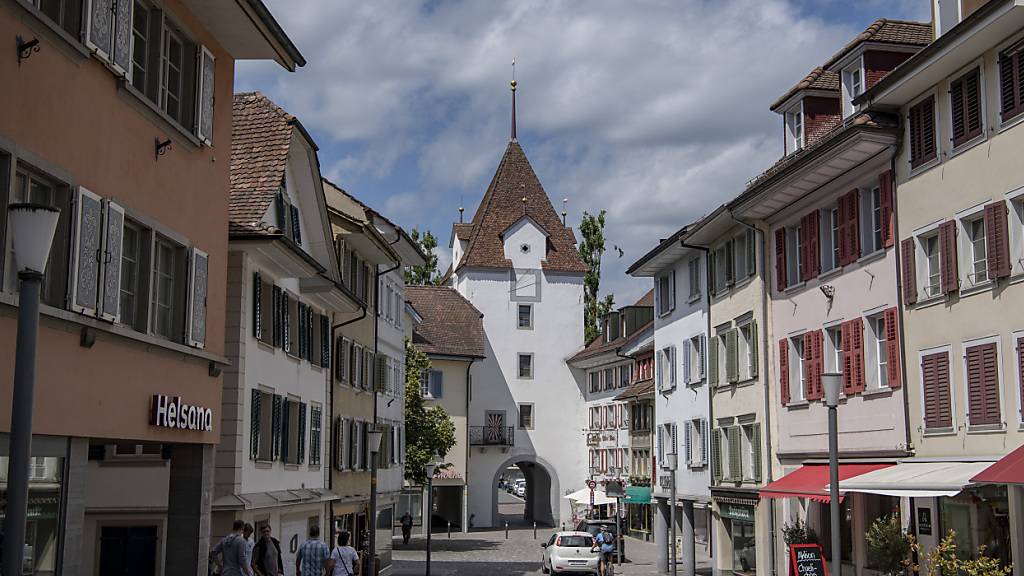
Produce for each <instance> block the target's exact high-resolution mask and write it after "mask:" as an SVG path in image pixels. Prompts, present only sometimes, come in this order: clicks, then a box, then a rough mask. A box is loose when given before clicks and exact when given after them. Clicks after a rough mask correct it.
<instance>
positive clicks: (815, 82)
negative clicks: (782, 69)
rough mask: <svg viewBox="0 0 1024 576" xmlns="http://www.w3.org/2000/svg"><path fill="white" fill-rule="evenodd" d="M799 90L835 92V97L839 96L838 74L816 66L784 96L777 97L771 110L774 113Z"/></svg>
mask: <svg viewBox="0 0 1024 576" xmlns="http://www.w3.org/2000/svg"><path fill="white" fill-rule="evenodd" d="M801 90H824V91H827V92H835V93H836V97H838V96H839V74H837V73H835V72H829V71H828V70H825V69H824V68H822V67H821V66H818V67H817V68H815V69H814V70H811V72H810V74H808V75H807V76H804V79H803V80H801V81H799V82H797V83H796V85H795V86H793V87H792V88H790V89H789V91H787V92H786V93H785V94H783V95H782V96H781V97H779V99H778V100H776V101H775V102H772V107H771V110H772V112H774V111H775V110H776V109H777V108H778V107H779V106H782V105H783V104H785V103H786V100H789V99H790V98H791V97H792V96H793V95H794V94H796V93H797V92H800V91H801Z"/></svg>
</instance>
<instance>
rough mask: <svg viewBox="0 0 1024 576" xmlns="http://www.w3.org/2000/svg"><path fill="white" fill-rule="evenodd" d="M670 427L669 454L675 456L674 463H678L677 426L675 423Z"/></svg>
mask: <svg viewBox="0 0 1024 576" xmlns="http://www.w3.org/2000/svg"><path fill="white" fill-rule="evenodd" d="M670 426H672V446H671V451H670V452H669V454H675V455H676V461H677V462H678V461H679V426H678V425H676V423H675V422H673V423H672V424H670Z"/></svg>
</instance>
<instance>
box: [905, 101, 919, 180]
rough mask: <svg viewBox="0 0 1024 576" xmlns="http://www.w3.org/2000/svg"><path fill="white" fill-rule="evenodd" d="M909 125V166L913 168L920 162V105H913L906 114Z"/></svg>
mask: <svg viewBox="0 0 1024 576" xmlns="http://www.w3.org/2000/svg"><path fill="white" fill-rule="evenodd" d="M907 124H908V127H909V130H908V132H909V134H908V136H909V138H908V139H909V140H910V142H909V146H910V167H911V168H914V167H916V166H917V165H918V164H919V163H920V158H921V107H920V106H913V107H911V108H910V111H909V113H908V114H907Z"/></svg>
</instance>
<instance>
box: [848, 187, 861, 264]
mask: <svg viewBox="0 0 1024 576" xmlns="http://www.w3.org/2000/svg"><path fill="white" fill-rule="evenodd" d="M846 202H847V206H846V218H847V221H846V234H847V236H846V248H847V250H849V254H847V258H849V262H848V264H852V263H854V262H856V261H857V259H858V258H860V192H859V191H858V190H856V189H853V190H850V192H849V193H847V194H846Z"/></svg>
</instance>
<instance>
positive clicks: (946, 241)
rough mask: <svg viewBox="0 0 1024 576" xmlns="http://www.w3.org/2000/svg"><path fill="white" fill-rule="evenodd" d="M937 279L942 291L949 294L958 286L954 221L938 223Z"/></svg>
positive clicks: (958, 275)
mask: <svg viewBox="0 0 1024 576" xmlns="http://www.w3.org/2000/svg"><path fill="white" fill-rule="evenodd" d="M939 272H940V273H939V281H940V284H941V285H942V286H941V287H942V293H943V294H949V293H950V292H955V291H956V290H957V289H958V288H960V272H959V271H958V270H957V258H956V221H955V220H948V221H946V222H943V223H942V224H940V225H939Z"/></svg>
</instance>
